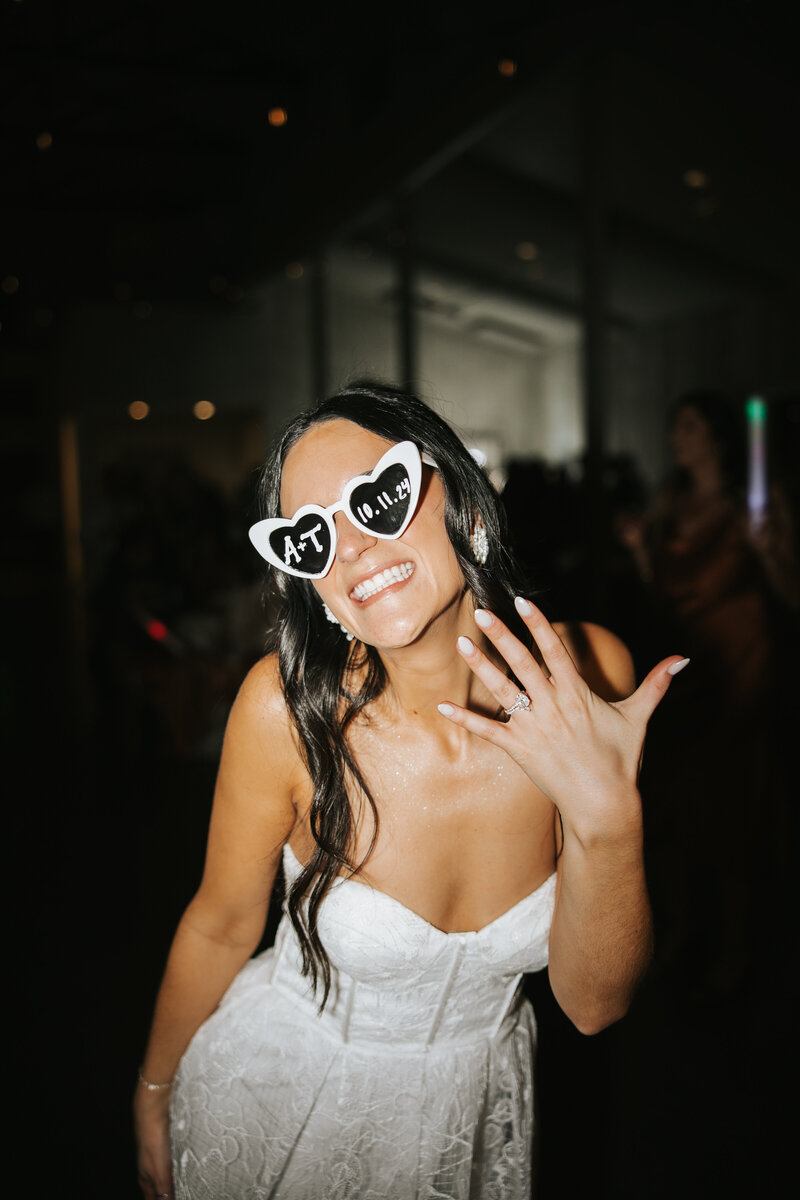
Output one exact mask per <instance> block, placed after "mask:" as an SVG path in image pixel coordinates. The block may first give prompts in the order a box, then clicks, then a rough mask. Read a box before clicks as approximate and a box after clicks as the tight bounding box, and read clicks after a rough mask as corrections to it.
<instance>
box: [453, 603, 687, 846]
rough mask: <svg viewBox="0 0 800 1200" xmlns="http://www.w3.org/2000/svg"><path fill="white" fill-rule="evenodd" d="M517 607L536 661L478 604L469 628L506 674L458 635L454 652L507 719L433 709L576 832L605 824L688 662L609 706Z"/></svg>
mask: <svg viewBox="0 0 800 1200" xmlns="http://www.w3.org/2000/svg"><path fill="white" fill-rule="evenodd" d="M515 606H516V609H517V612H518V613H519V614H520V616H521V618H522V620H523V621H524V622H525V624H526V626H527V627H528V629H529V630H530V633H531V635H532V637H533V640H534V642H535V644H536V646H537V647H538V649H539V652H540V654H541V656H542V659H543V665H540V664H539V663H538V662H537V661H536V659H535V658H534V656H533V654H531V652H530V651H529V650H528V649H527V648H526V647H525V646H524V645H523V644H522V642H520V641H519V639H518V638H517V637H515V636H514V634H512V633H511V631H510V630H509V629H508V628H507V627H506V626H505V625H504V624H503V622H502V621H500V620H499V618H497V617H496V616H494V614H493V613H489V612H486V611H484V610H482V609H478V610H476V612H475V622H476V624H477V625H478V627H479V629H480V630H481V632H482V633H483V634H484V635H485V636H486V638H487V639H488V640H489V641H490V642H491V644H492V646H493V647H494V648H495V650H496V651H497V652H498V654H499V655H500V656H501V657H502V658H503V659H504V661H505V662H506V663H507V665H508V668H509V670H510V672H511V674H512V675H513V677H514V679H510V678H509V677H508V674H506V673H505V672H504V671H502V670H501V669H500V668H499V667H498V666H496V665H495V663H493V662H492V661H491V660H490V659H489V658H488V657H487V656H486V655H485V654H484V653H482V651H481V650H480V649H479V648H478V646H477V645H475V643H474V642H472V641H471V640H470V639H469V638H465V637H461V638H459V639H458V649H459V653H460V654H461V656H462V658H463V659H464V661H465V662H466V663H467V665H468V666H469V667H470V669H471V670H472V671H473V672H474V674H475V675H476V676H477V677H478V678H479V679H480V680H481V682H482V683H483V684H484V685H485V686H486V687H487V688H488V689H489V691H490V692H491V693H492V695H493V696H494V697H495V699H496V700H497V702H498V704H499V705H500V707H501V709H502V710H503V711H504V713H505V717H504V718H503V717H501V719H500V720H492V719H490V718H488V717H485V716H481V715H480V714H478V713H474V712H471V711H470V710H468V709H465V708H459V707H457V706H455V705H453V704H449V703H445V704H442V705H440V706H439V711H440V712H441V713H442V714H443V715H444V716H446V717H447V718H448V719H449V720H451V721H453V722H454V723H455V724H458V725H462V726H463V727H464V728H465V729H467V730H469V731H470V732H471V733H474V734H476V735H477V736H478V737H481V738H485V739H486V740H487V741H489V742H491V743H493V744H494V745H496V746H499V747H500V748H501V749H503V750H505V751H506V753H507V754H509V755H510V756H511V758H513V759H514V761H515V762H516V763H518V764H519V766H520V767H521V768H522V770H523V771H524V772H525V773H526V775H527V776H528V778H529V779H531V780H532V782H533V783H534V784H536V786H537V787H538V788H540V790H541V791H542V792H544V794H545V795H546V796H548V797H549V799H550V800H552V802H553V803H554V804H555V805H556V807H557V808H558V809H559V810H560V811H561V813H562V816H563V817H564V818H565V819H568V820H569V821H570V823H571V824H572V825H573V827H574V828H576V829H579V830H585V831H588V832H596V831H598V830H601V829H607V828H609V826H610V825H613V824H614V822H615V821H624V820H625V819H626V815H627V813H626V798H627V797H629V796H630V795H631V789H636V784H637V779H638V773H639V766H640V762H641V756H642V748H643V745H644V737H645V731H646V728H647V722H648V721H649V719H650V716H651V715H652V713H653V711H654V709H655V708H656V706H657V704H658V703H659V701H660V700H661V699H662V698H663V696H664V695H665V693H666V691H667V688H668V687H669V684H670V683H671V681H672V677H673V676H674V675H675V674H677V672H678V671H679V670H680V669H681V668H682V667H683V666H685V665H686V662H688V660H687V659H681V657H680V655H677V654H676V655H672V656H671V657H670V658H666V659H664V660H662V662H660V663H659V664H658V665H657V666H655V667H654V668H653V669H652V671H650V672H649V674H648V675H647V676H646V678H645V679H644V680H643V681H642V683H641V684H640V686H639V687H638V688H637V689H636V690H635V691H634V692H633V693H632V694H631V695H630V696H628V697H627V698H626V699H624V700H619V701H614V702H608V701H606V700H604V699H602V698H601V697H600V696H598V695H596V694H595V693H594V692H593V691H592V690H591V688H590V687H589V686H588V685H587V683H586V682H585V681H584V679H583V678H582V676H581V675H580V673H579V671H578V669H577V667H576V666H575V663H574V662H573V660H572V658H571V657H570V654H569V651H568V650H567V648H566V646H565V644H564V642H563V641H562V640H561V638H560V637H559V636H558V634H557V632H556V631H555V630H554V629H553V627H552V625H551V624H550V623H549V622H548V621H547V619H546V618H545V616H544V615H543V614H542V613H541V612H540V611H539V609H538V608H536V607H535V605H533V604H531V603H530V602H529V601H528V600H524V599H522V598H521V597H520V598H518V599H517V600H516V601H515ZM514 680H517V681H518V682H516V683H515V682H514ZM520 685H521V686H522V688H523V689H524V690H522V691H521V690H520ZM637 796H638V793H637Z"/></svg>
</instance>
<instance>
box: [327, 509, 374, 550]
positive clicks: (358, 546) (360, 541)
mask: <svg viewBox="0 0 800 1200" xmlns="http://www.w3.org/2000/svg"><path fill="white" fill-rule="evenodd" d="M334 524H335V526H336V557H337V559H339V561H340V562H356V561H357V560H358V558H359V556H360V555H361V554H363V553H364V551H365V550H369V549H370V548H371V547H372V546H374V545H375V544H376V542H377V540H378V539H377V538H376V537H372V536H371V535H370V534H368V533H364V531H363V529H357V528H356V526H355V525H353V523H352V522H351V521H349V520H348V519H347V517H346V516H345V514H344V513H343V512H340V513H337V514H336V516H335V517H334Z"/></svg>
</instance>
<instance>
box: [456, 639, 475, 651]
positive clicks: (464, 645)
mask: <svg viewBox="0 0 800 1200" xmlns="http://www.w3.org/2000/svg"><path fill="white" fill-rule="evenodd" d="M458 648H459V650H460V651H461V653H462V654H474V652H475V646H474V644H473V643H472V642H471V641H470V640H469V638H468V637H460V638H459V639H458Z"/></svg>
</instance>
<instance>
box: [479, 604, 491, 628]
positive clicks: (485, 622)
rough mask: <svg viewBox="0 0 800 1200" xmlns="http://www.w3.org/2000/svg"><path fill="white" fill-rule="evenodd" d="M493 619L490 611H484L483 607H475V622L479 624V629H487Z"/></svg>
mask: <svg viewBox="0 0 800 1200" xmlns="http://www.w3.org/2000/svg"><path fill="white" fill-rule="evenodd" d="M493 621H494V617H493V616H492V614H491V613H488V612H486V610H485V609H483V608H476V609H475V624H476V625H480V627H481V629H488V628H489V626H490V625H491V624H492V622H493Z"/></svg>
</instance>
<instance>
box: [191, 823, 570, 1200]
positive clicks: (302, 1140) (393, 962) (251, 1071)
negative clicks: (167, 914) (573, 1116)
mask: <svg viewBox="0 0 800 1200" xmlns="http://www.w3.org/2000/svg"><path fill="white" fill-rule="evenodd" d="M284 869H285V872H286V876H287V882H291V881H292V880H293V879H294V878H296V877H297V874H298V873H299V870H300V866H299V864H298V862H297V859H296V858H295V856H294V854H293V853H292V851H291V849H290V847H289V846H288V845H287V846H286V847H285V848H284ZM555 879H556V877H555V875H551V876H550V878H549V879H547V880H546V881H545V883H543V884H542V885H541V887H539V888H538V889H537V890H536V891H535V892H532V893H531V895H529V896H527V897H526V898H525V899H524V900H521V901H520V902H519V903H518V904H516V905H514V907H513V908H511V909H509V910H508V912H506V913H504V914H503V915H502V916H500V917H498V918H497V920H495V921H492V922H491V924H489V925H486V926H485V927H484V928H483V929H480V930H478V931H477V932H476V933H444V932H442V930H440V929H437V928H436V927H435V926H433V925H431V924H429V922H428V921H426V920H424V918H423V917H420V916H419V915H418V914H417V913H414V912H412V911H411V910H410V909H408V908H406V907H405V906H404V905H403V904H401V903H400V902H399V901H397V900H394V899H392V898H391V897H390V896H387V895H386V894H385V893H384V892H380V891H376V890H375V889H373V888H371V887H369V886H367V885H366V884H364V883H361V882H359V881H357V880H355V879H340V880H337V881H336V882H335V883H334V885H333V887H332V888H331V890H330V892H329V893H328V895H327V896H326V898H325V900H324V901H323V903H322V906H321V909H320V915H319V932H320V937H321V939H322V942H323V945H324V946H325V948H326V950H327V953H328V955H329V957H330V961H331V964H332V979H333V983H332V988H331V994H330V998H329V1000H328V1004H327V1007H326V1008H325V1010H324V1011H323V1013H322V1014H321V1015H318V1013H317V1003H316V1001H315V999H314V997H313V995H312V994H311V992H310V989H309V983H308V980H307V978H305V977H304V976H303V975H302V974H301V971H300V962H301V959H300V951H299V946H298V944H297V940H296V938H295V934H294V931H293V929H292V927H291V925H290V923H289V920H288V917H287V916H286V915H285V914H284V916H283V917H282V919H281V923H280V926H279V929H278V933H277V936H276V939H275V944H274V946H273V947H272V948H270V949H269V950H267V951H265V952H264V953H263V954H260V955H258V957H256V958H253V959H251V960H250V961H249V962H248V963H247V964H246V965H245V967H244V968H243V970H242V971H241V972H240V973H239V974H238V975H237V977H236V979H235V980H234V982H233V983H232V984H231V986H230V988H229V989H228V991H227V992H226V994H225V996H224V997H223V999H222V1001H221V1003H220V1005H219V1007H218V1008H217V1009H216V1011H215V1012H214V1013H213V1014H212V1015H211V1017H209V1019H208V1020H207V1021H206V1022H205V1024H204V1025H202V1026H201V1027H200V1029H199V1030H198V1031H197V1033H196V1035H195V1037H194V1039H193V1040H192V1042H191V1044H190V1046H189V1048H188V1050H187V1051H186V1054H185V1055H184V1057H183V1059H182V1061H181V1064H180V1067H179V1070H178V1074H177V1077H176V1081H175V1087H174V1089H173V1102H172V1104H173V1107H172V1137H173V1161H174V1172H175V1195H176V1197H177V1198H178V1200H188V1198H189V1197H191V1200H245V1198H247V1200H266V1198H267V1197H270V1198H274V1200H387V1198H388V1200H423V1198H425V1200H456V1198H458V1200H461V1198H462V1197H463V1200H467V1198H469V1200H478V1198H480V1200H528V1198H529V1196H530V1189H531V1161H532V1148H533V1145H532V1144H533V1063H534V1051H535V1040H536V1025H535V1021H534V1016H533V1010H532V1008H531V1006H530V1004H529V1002H528V1001H527V1000H526V999H525V998H524V997H523V995H522V992H521V987H520V983H521V977H522V974H523V973H524V972H529V971H538V970H541V968H542V967H544V966H545V965H546V963H547V946H548V935H549V931H550V922H551V918H552V913H553V904H554V898H555Z"/></svg>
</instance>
